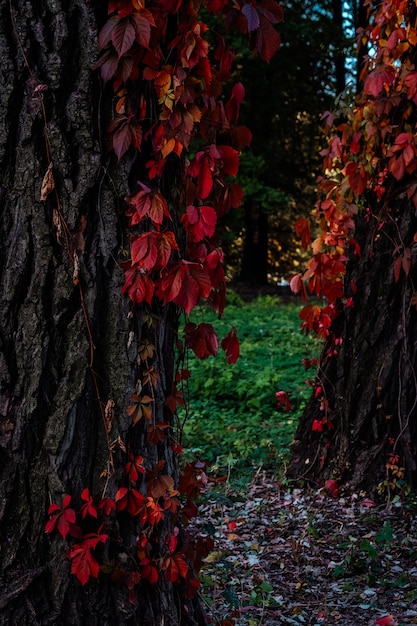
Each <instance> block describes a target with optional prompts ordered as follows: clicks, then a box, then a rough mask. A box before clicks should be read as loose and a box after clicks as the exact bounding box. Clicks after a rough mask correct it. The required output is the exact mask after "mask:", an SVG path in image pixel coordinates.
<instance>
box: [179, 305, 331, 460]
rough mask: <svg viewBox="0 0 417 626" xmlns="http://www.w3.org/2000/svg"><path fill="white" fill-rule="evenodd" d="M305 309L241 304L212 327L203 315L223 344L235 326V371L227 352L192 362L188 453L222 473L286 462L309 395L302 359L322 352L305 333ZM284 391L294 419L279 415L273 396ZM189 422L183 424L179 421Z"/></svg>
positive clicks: (210, 318) (205, 312) (230, 307)
mask: <svg viewBox="0 0 417 626" xmlns="http://www.w3.org/2000/svg"><path fill="white" fill-rule="evenodd" d="M299 309H300V306H299V304H295V303H289V304H288V303H283V302H280V300H279V299H278V298H273V297H270V296H267V297H262V298H258V299H256V300H254V301H252V302H251V303H249V304H247V303H243V302H242V301H241V300H240V299H236V298H234V299H233V302H232V303H231V304H229V305H228V307H227V309H226V318H225V320H221V321H220V322H218V321H214V316H213V314H212V313H211V312H210V311H209V310H208V309H204V310H202V311H201V316H202V317H201V319H194V320H193V321H195V322H196V323H199V322H201V321H203V320H204V321H205V322H213V323H214V325H215V327H216V329H218V333H219V337H220V339H221V338H222V337H223V336H224V335H225V334H226V333H227V332H228V331H229V330H230V327H231V325H233V326H236V328H237V331H238V336H239V339H240V342H241V346H240V347H241V354H240V358H239V359H238V361H237V363H235V364H234V365H229V364H227V363H226V358H225V355H224V353H223V351H222V350H220V351H219V354H218V355H217V357H215V358H213V357H210V358H208V359H206V360H204V361H199V360H198V359H197V358H195V357H190V362H189V369H190V371H191V378H190V380H189V412H188V416H187V419H186V421H185V428H184V437H185V445H186V448H187V449H189V450H190V451H191V452H192V453H193V454H194V455H195V456H199V457H201V458H204V459H206V460H208V461H210V462H212V463H217V464H218V465H220V466H227V465H230V464H231V463H232V464H235V465H238V466H243V465H260V464H264V465H271V466H274V467H276V466H277V465H281V464H282V463H283V462H285V459H286V458H287V457H288V453H289V446H290V444H291V441H292V439H293V435H294V431H295V428H296V425H297V422H298V419H299V417H300V415H301V412H302V409H303V407H304V406H305V403H306V400H307V399H308V397H309V395H310V393H311V389H310V387H309V386H308V385H307V384H306V383H305V379H306V378H307V376H309V377H310V378H313V377H314V371H313V372H312V370H310V372H309V373H308V374H306V372H305V368H304V366H303V364H302V359H303V358H306V357H308V358H312V357H313V356H317V355H318V353H319V350H320V344H319V343H318V342H317V341H316V340H314V339H313V338H312V337H306V336H305V335H302V334H301V332H300V320H299V317H298V312H299ZM281 390H283V391H285V392H287V393H288V396H289V398H290V401H291V405H292V408H291V411H290V412H289V413H285V412H283V411H282V410H281V411H279V410H278V408H277V400H276V395H275V394H276V392H277V391H281ZM182 417H184V416H182Z"/></svg>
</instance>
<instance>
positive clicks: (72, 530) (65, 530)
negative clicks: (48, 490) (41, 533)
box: [45, 495, 79, 539]
mask: <svg viewBox="0 0 417 626" xmlns="http://www.w3.org/2000/svg"><path fill="white" fill-rule="evenodd" d="M70 502H71V496H69V495H66V496H65V498H64V500H63V502H62V507H60V506H59V505H58V504H51V505H50V506H49V508H48V515H51V517H50V519H49V520H48V521H47V522H46V524H45V532H47V533H48V534H50V533H52V532H53V531H54V530H55V529H56V530H57V531H58V532H59V534H60V535H61V537H62V538H63V539H65V538H66V536H67V535H68V534H70V535H71V536H72V537H74V536H77V535H78V531H79V528H78V526H75V521H76V514H75V511H74V509H69V508H68V506H69V504H70Z"/></svg>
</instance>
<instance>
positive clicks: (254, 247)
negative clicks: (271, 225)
mask: <svg viewBox="0 0 417 626" xmlns="http://www.w3.org/2000/svg"><path fill="white" fill-rule="evenodd" d="M239 280H241V281H242V282H244V283H249V284H251V285H267V284H268V216H267V215H266V214H265V211H264V210H263V209H262V207H260V206H258V205H256V203H255V204H247V205H245V243H244V246H243V255H242V269H241V272H240V277H239Z"/></svg>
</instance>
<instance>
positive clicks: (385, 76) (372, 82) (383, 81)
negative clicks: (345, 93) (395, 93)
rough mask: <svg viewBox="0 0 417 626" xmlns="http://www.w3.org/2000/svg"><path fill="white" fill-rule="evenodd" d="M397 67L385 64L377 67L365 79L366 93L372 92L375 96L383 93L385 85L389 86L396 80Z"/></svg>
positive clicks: (364, 88)
mask: <svg viewBox="0 0 417 626" xmlns="http://www.w3.org/2000/svg"><path fill="white" fill-rule="evenodd" d="M395 73H396V72H395V69H394V68H393V67H390V66H386V65H384V66H383V67H382V68H377V69H375V70H374V71H373V72H371V73H370V74H368V76H367V77H366V79H365V83H364V86H363V90H364V93H368V94H371V96H374V97H375V98H376V97H377V96H378V95H379V94H380V93H381V91H382V90H383V89H384V87H387V88H389V87H390V86H391V85H392V83H393V82H394V80H395Z"/></svg>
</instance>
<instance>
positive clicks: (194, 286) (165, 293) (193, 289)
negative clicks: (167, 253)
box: [157, 260, 211, 314]
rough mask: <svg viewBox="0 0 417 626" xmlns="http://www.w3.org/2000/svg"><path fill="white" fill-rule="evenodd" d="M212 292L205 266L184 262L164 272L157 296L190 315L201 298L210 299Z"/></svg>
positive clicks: (173, 265) (173, 264)
mask: <svg viewBox="0 0 417 626" xmlns="http://www.w3.org/2000/svg"><path fill="white" fill-rule="evenodd" d="M210 290H211V281H210V278H209V276H208V275H207V273H206V272H205V271H204V269H203V266H202V265H200V264H199V263H190V262H188V261H185V260H182V261H179V262H178V263H172V264H171V266H170V267H168V268H166V269H165V270H163V271H162V274H161V279H160V281H159V285H158V291H157V296H158V298H160V299H162V300H165V302H174V303H175V304H176V305H178V306H180V307H182V308H183V309H185V311H186V312H187V313H188V314H189V313H190V311H191V309H192V308H193V307H194V306H195V305H196V304H197V302H198V301H199V300H200V298H208V296H209V295H210Z"/></svg>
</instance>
